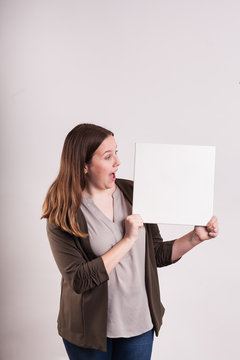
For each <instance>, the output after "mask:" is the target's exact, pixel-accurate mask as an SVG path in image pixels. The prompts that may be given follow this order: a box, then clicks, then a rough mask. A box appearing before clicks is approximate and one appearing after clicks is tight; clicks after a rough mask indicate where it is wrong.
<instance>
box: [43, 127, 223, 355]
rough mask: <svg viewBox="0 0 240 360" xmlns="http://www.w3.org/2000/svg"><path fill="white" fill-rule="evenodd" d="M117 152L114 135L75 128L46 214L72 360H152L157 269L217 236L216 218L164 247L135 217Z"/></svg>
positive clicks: (61, 326) (157, 322)
mask: <svg viewBox="0 0 240 360" xmlns="http://www.w3.org/2000/svg"><path fill="white" fill-rule="evenodd" d="M116 148H117V145H116V141H115V138H114V134H113V133H112V132H111V131H109V130H107V129H105V128H103V127H101V126H97V125H95V124H79V125H77V126H76V127H74V128H73V129H72V130H71V131H70V132H69V133H68V135H67V137H66V139H65V142H64V146H63V150H62V156H61V164H60V171H59V174H58V176H57V178H56V180H55V181H54V182H53V184H52V185H51V186H50V188H49V190H48V192H47V195H46V199H45V201H44V203H43V207H42V217H41V218H46V219H47V234H48V238H49V242H50V246H51V250H52V253H53V256H54V259H55V261H56V264H57V266H58V268H59V270H60V272H61V274H62V280H61V296H60V309H59V315H58V320H57V322H58V333H59V335H60V336H61V337H62V339H63V343H64V345H65V348H66V351H67V353H68V356H69V358H70V360H76V359H81V360H84V359H113V360H117V359H125V360H128V359H138V360H141V359H142V360H148V359H150V358H151V353H152V345H153V337H154V331H155V334H156V336H158V333H159V329H160V327H161V325H162V317H163V314H164V311H165V308H164V306H163V305H162V303H161V299H160V291H159V284H158V274H157V267H162V266H168V265H171V264H173V263H175V262H177V261H178V260H179V259H180V258H181V257H182V255H183V254H185V253H186V252H187V251H189V250H190V249H192V248H193V247H194V246H196V245H198V244H200V243H201V242H203V241H204V240H208V239H210V238H213V237H216V236H217V234H218V222H217V218H216V216H213V217H212V218H211V219H210V221H209V222H208V223H207V225H206V226H195V227H194V230H193V231H191V232H189V233H188V234H186V235H184V236H183V237H181V238H179V239H174V240H170V241H163V239H162V237H161V235H160V233H159V228H158V225H157V224H143V221H142V218H141V216H140V215H139V214H132V195H133V181H131V180H127V179H118V178H116V171H117V170H118V167H119V165H120V161H119V158H118V156H117V151H118V150H117V149H116Z"/></svg>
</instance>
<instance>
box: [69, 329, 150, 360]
mask: <svg viewBox="0 0 240 360" xmlns="http://www.w3.org/2000/svg"><path fill="white" fill-rule="evenodd" d="M153 337H154V330H153V329H151V330H149V331H147V332H145V333H143V334H141V335H137V336H132V337H129V338H124V337H119V338H109V337H107V352H104V351H100V350H94V349H87V348H83V347H80V346H77V345H74V344H72V343H70V342H68V341H67V340H66V339H64V338H62V339H63V343H64V346H65V348H66V351H67V354H68V356H69V359H70V360H123V359H124V360H150V359H151V354H152V345H153Z"/></svg>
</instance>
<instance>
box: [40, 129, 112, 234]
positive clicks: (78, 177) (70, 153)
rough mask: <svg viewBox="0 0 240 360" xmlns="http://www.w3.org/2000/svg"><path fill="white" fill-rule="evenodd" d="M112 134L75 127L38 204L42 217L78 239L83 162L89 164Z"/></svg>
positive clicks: (82, 186)
mask: <svg viewBox="0 0 240 360" xmlns="http://www.w3.org/2000/svg"><path fill="white" fill-rule="evenodd" d="M109 135H112V136H114V134H113V132H112V131H110V130H107V129H105V128H103V127H101V126H98V125H95V124H89V123H83V124H79V125H77V126H75V127H74V128H73V129H72V130H71V131H70V132H69V133H68V134H67V136H66V139H65V141H64V145H63V149H62V155H61V162H60V170H59V174H58V176H57V178H56V180H55V181H54V182H53V183H52V185H51V186H50V188H49V190H48V192H47V195H46V198H45V200H44V203H43V205H42V216H41V218H40V219H42V218H48V219H49V222H50V223H54V224H55V225H57V226H60V227H61V228H62V229H63V230H65V231H67V232H69V233H70V234H73V235H75V236H78V237H84V238H85V237H86V235H87V234H85V233H84V232H82V231H81V229H80V227H79V223H78V220H77V211H78V209H79V207H80V204H81V202H82V190H84V188H85V186H86V181H87V180H86V175H85V173H84V165H85V163H87V164H90V163H91V159H92V156H93V154H94V152H95V150H96V149H97V148H98V147H99V145H100V144H101V143H102V142H103V140H105V138H106V137H107V136H109Z"/></svg>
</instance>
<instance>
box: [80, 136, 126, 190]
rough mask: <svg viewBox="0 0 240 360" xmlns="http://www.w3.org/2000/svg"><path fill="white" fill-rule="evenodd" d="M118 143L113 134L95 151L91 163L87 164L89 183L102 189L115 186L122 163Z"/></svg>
mask: <svg viewBox="0 0 240 360" xmlns="http://www.w3.org/2000/svg"><path fill="white" fill-rule="evenodd" d="M116 148H117V144H116V141H115V139H114V137H113V136H112V135H110V136H108V137H107V138H106V139H105V140H104V141H103V142H102V143H101V145H99V147H98V148H97V150H96V151H95V152H94V155H93V157H92V160H91V163H90V164H86V165H85V169H86V170H87V172H88V174H87V181H88V185H89V183H91V185H93V186H94V187H97V188H100V189H109V188H112V187H113V186H114V182H115V179H116V176H115V174H114V175H113V174H112V173H115V172H116V170H117V168H118V166H119V165H120V161H119V158H118V156H117V151H118V150H116Z"/></svg>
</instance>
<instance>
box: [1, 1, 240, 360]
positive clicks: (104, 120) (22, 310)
mask: <svg viewBox="0 0 240 360" xmlns="http://www.w3.org/2000/svg"><path fill="white" fill-rule="evenodd" d="M0 6H1V8H0V14H1V15H0V27H1V38H0V41H1V46H0V49H1V55H0V72H1V73H0V74H1V81H0V91H1V97H0V98H1V100H0V101H1V103H0V109H1V110H0V111H1V114H0V115H1V150H2V151H1V209H2V212H1V261H0V266H1V271H0V273H1V319H0V324H1V344H0V345H1V346H0V348H1V359H4V360H5V359H6V360H15V359H18V360H32V359H34V360H64V359H67V355H66V352H65V349H64V346H63V343H62V340H61V338H60V337H59V336H58V334H57V329H56V327H57V324H56V320H57V314H58V305H59V296H60V273H59V271H58V269H57V267H56V264H55V263H54V259H53V256H52V253H51V251H50V246H49V243H48V239H47V236H46V231H45V220H40V216H41V206H42V203H43V200H44V197H45V195H46V192H47V189H48V187H49V186H50V184H51V183H52V181H53V180H54V179H55V177H56V176H57V173H58V170H59V163H60V154H61V150H62V146H63V141H64V139H65V136H66V135H67V133H68V132H69V131H70V130H71V129H72V128H73V127H74V126H75V125H77V124H78V123H81V122H93V123H96V124H99V125H102V126H105V127H106V128H109V129H110V130H112V131H113V132H114V133H115V139H116V141H117V144H118V147H119V153H118V154H119V157H120V160H121V166H120V168H119V171H118V173H117V175H118V177H119V178H120V177H122V178H129V179H132V178H133V160H134V159H133V156H134V142H153V143H174V144H192V145H208V144H214V145H216V148H217V150H218V153H217V155H218V156H217V158H216V172H215V194H214V215H216V216H217V217H218V220H219V226H220V234H219V236H218V237H217V238H215V239H212V240H210V241H206V242H204V243H203V244H201V245H199V246H197V247H195V248H194V249H193V250H192V251H190V252H189V253H187V254H186V255H185V256H183V258H182V259H181V260H180V261H179V262H178V263H176V264H173V265H171V266H168V267H165V268H161V269H159V270H158V272H159V280H160V288H161V298H162V302H163V304H164V306H165V308H166V312H165V315H164V319H163V326H162V328H161V330H160V333H159V336H158V337H155V339H154V347H153V354H152V359H153V360H157V359H164V360H175V359H176V358H178V359H181V360H192V359H194V360H202V359H204V360H226V359H231V360H237V359H239V356H240V350H239V330H240V325H239V324H240V312H239V303H240V296H239V272H240V266H239V251H240V246H239V234H238V222H239V215H240V212H239V200H240V194H239V183H240V176H239V157H240V156H239V154H240V152H239V150H240V149H239V147H240V145H239V125H238V124H239V116H240V109H239V94H240V70H239V64H240V50H239V33H240V21H239V11H240V5H239V1H237V0H235V1H234V0H223V1H221V0H220V1H219V0H218V1H217V0H207V1H206V0H203V1H192V0H191V1H190V0H186V1H178V0H175V1H171V0H170V1H159V0H155V1H153V0H145V1H141V0H137V1H133V0H127V1H124V0H121V1H113V0H112V1H104V0H103V1H100V0H95V1H94V0H86V1H81V0H75V1H71V0H70V1H69V0H68V1H66V0H56V1H52V0H47V1H46V0H41V1H40V0H38V1H36V0H25V1H24V0H2V1H1V4H0ZM192 229H193V227H192V226H191V227H189V226H185V227H184V226H173V225H171V226H163V225H162V226H161V228H160V232H161V235H162V236H163V238H164V240H171V239H175V238H177V237H180V236H183V235H184V234H185V233H187V232H189V231H191V230H192Z"/></svg>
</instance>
